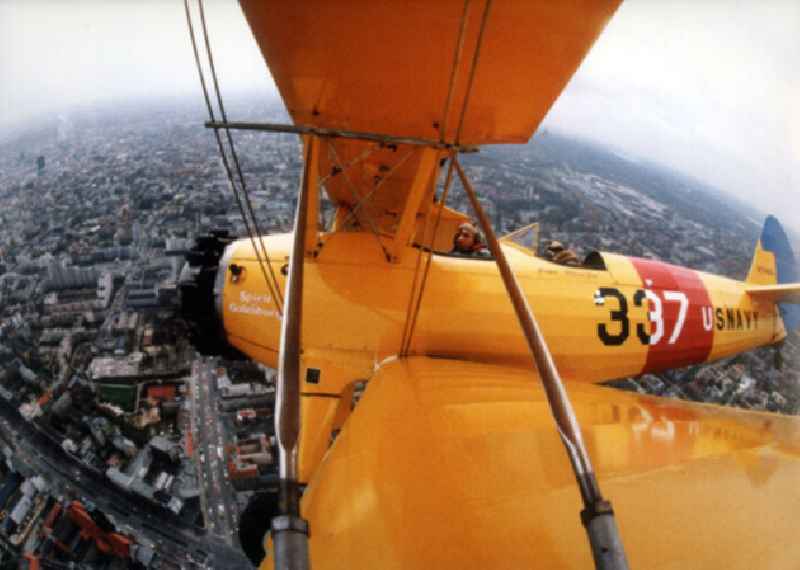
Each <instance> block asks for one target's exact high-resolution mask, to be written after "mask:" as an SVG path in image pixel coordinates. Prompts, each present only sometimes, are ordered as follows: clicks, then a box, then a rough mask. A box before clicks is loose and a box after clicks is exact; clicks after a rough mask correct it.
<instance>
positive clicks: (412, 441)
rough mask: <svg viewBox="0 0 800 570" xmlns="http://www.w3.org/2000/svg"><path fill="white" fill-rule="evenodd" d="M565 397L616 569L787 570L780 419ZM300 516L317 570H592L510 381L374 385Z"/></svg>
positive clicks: (443, 370) (426, 370) (798, 552)
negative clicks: (620, 557)
mask: <svg viewBox="0 0 800 570" xmlns="http://www.w3.org/2000/svg"><path fill="white" fill-rule="evenodd" d="M568 389H569V392H570V396H571V397H572V400H573V403H574V406H575V409H576V412H577V415H578V417H579V420H580V423H581V425H582V427H583V431H584V438H585V440H586V443H587V446H588V449H589V453H590V455H591V456H592V459H593V461H594V464H595V468H596V470H597V472H598V475H599V478H600V484H601V487H602V489H603V491H604V493H605V494H606V495H607V496H609V497H611V498H612V500H613V502H614V507H615V511H616V514H617V520H618V524H619V527H620V531H621V534H622V537H623V540H624V542H625V547H626V550H627V554H628V558H629V561H630V564H631V568H647V569H657V570H662V569H685V568H726V569H729V570H734V569H742V570H745V569H746V570H750V569H752V568H761V569H786V568H795V567H797V564H798V562H797V561H798V560H800V543H798V542H797V541H796V540H795V538H796V532H797V522H796V513H797V512H798V508H800V493H798V492H797V481H798V480H800V462H798V460H797V459H798V453H800V422H798V420H797V418H789V417H780V416H775V415H772V414H763V413H754V412H744V411H738V410H731V409H721V408H718V407H714V406H708V405H699V404H690V403H685V402H679V401H665V400H662V399H656V398H650V397H643V396H638V395H635V394H629V393H619V392H617V391H614V390H611V389H606V388H601V387H597V386H593V385H586V384H571V385H570V386H569V388H568ZM302 507H303V514H304V516H305V517H306V518H307V519H308V520H309V522H310V525H311V541H310V548H311V558H312V560H311V562H312V566H313V567H314V568H316V569H318V570H319V569H324V568H342V567H347V568H370V569H371V568H385V569H392V568H397V569H400V568H403V569H413V568H424V569H429V568H459V569H467V568H476V569H477V568H481V569H484V568H498V569H504V568H508V569H517V568H547V569H556V568H575V569H578V568H580V569H585V568H590V567H592V562H591V555H590V552H589V548H588V545H587V542H586V538H585V534H584V531H583V528H582V527H581V524H580V520H579V516H578V513H579V510H580V499H579V495H578V491H577V488H576V486H575V482H574V477H573V475H572V473H571V471H570V468H569V464H568V461H567V459H566V456H565V454H564V450H563V446H562V444H561V442H560V440H559V438H558V435H557V433H556V431H555V429H554V426H553V421H552V419H551V416H550V413H549V410H548V407H547V404H546V402H545V397H544V394H543V392H542V390H541V387H540V385H539V382H538V380H537V378H536V377H535V376H533V375H532V374H530V373H526V372H523V371H520V370H517V369H513V368H508V367H497V366H489V365H481V364H474V363H468V362H457V361H441V360H431V359H425V358H412V359H408V360H401V361H394V362H390V363H388V364H386V365H385V366H383V367H381V369H380V370H379V371H378V372H377V373H376V375H375V376H374V377H373V378H372V380H371V381H370V384H369V386H368V388H367V391H366V393H365V395H364V397H363V400H362V402H361V403H360V404H359V406H358V407H357V408H356V410H355V412H354V413H353V415H352V416H351V418H350V420H349V421H348V423H347V424H346V425H345V427H344V429H343V431H342V433H341V434H340V435H339V437H338V439H337V440H336V442H335V443H334V445H333V447H332V448H331V450H330V451H329V452H328V454H327V455H326V457H325V459H324V461H323V463H322V466H321V467H320V469H319V471H318V473H317V475H316V476H315V477H314V479H313V480H312V481H311V484H310V485H309V487H308V489H307V490H306V493H305V495H304V498H303V504H302ZM269 563H270V561H269V559H267V560H265V563H264V564H266V565H267V566H264V565H262V568H265V567H270V566H269Z"/></svg>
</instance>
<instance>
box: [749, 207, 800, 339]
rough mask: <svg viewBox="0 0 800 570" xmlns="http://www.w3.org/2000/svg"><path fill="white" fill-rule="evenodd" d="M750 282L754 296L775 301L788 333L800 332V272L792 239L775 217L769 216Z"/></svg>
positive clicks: (750, 275) (751, 267)
mask: <svg viewBox="0 0 800 570" xmlns="http://www.w3.org/2000/svg"><path fill="white" fill-rule="evenodd" d="M746 282H747V283H748V284H750V285H752V287H749V288H748V289H747V292H748V293H749V294H750V295H754V296H758V297H760V298H764V299H769V300H774V301H775V302H777V303H778V306H779V308H780V312H781V318H782V319H783V324H784V326H785V327H786V330H787V331H794V330H798V329H800V304H798V302H799V301H800V270H798V264H797V260H796V259H795V256H794V252H793V251H792V247H791V246H790V245H789V238H787V237H786V232H784V231H783V228H782V227H781V224H780V222H778V220H777V219H776V218H775V216H767V219H766V221H765V222H764V229H763V230H761V237H760V238H759V240H758V243H757V244H756V250H755V253H754V254H753V262H752V264H751V265H750V272H749V273H748V274H747V279H746Z"/></svg>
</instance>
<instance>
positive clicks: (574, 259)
mask: <svg viewBox="0 0 800 570" xmlns="http://www.w3.org/2000/svg"><path fill="white" fill-rule="evenodd" d="M546 258H547V259H548V260H550V261H552V262H553V263H558V264H559V265H569V266H571V267H576V266H578V265H580V262H579V261H578V256H577V255H575V252H574V251H572V250H571V249H567V248H565V247H564V244H562V243H561V242H560V241H557V240H553V241H551V242H550V245H548V246H547V251H546Z"/></svg>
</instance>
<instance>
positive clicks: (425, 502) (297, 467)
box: [182, 0, 800, 570]
mask: <svg viewBox="0 0 800 570" xmlns="http://www.w3.org/2000/svg"><path fill="white" fill-rule="evenodd" d="M240 3H241V7H242V10H243V12H244V15H245V17H246V18H247V21H248V23H249V25H250V28H251V30H252V32H253V34H254V36H255V40H256V41H257V42H258V46H259V47H260V49H261V52H262V53H263V56H264V59H265V61H266V63H267V65H268V67H269V70H270V72H271V73H272V76H273V77H274V79H275V82H276V84H277V86H278V89H279V91H280V93H281V96H282V97H283V101H284V103H285V104H286V107H287V109H288V111H289V114H290V115H291V118H292V120H293V124H290V125H276V124H261V123H237V122H233V121H229V120H228V118H227V116H226V115H225V112H224V107H222V100H221V98H219V109H218V111H217V112H216V113H215V111H214V110H213V109H212V105H211V103H210V100H209V97H208V91H206V94H207V102H208V103H209V112H210V114H211V120H210V121H209V123H208V124H207V126H208V127H210V128H212V129H213V131H214V133H215V134H216V136H217V140H218V142H219V144H220V150H221V151H222V152H223V157H224V158H225V162H226V166H228V167H229V168H228V172H229V175H230V177H231V178H230V180H231V186H232V187H233V188H234V191H235V192H236V195H237V199H239V203H240V206H241V207H242V212H243V216H244V219H245V222H246V225H247V229H248V232H249V234H250V235H249V236H248V237H247V238H244V239H239V240H234V239H232V238H229V237H227V236H225V235H223V234H216V235H213V236H209V237H208V238H207V239H205V240H201V242H200V243H199V247H198V249H197V250H196V251H195V252H194V253H193V258H192V259H191V260H190V261H191V266H192V272H191V274H187V275H186V276H185V279H184V283H183V284H182V289H183V295H184V297H183V298H184V306H185V307H187V311H188V312H189V313H191V314H192V315H193V318H194V319H195V321H196V323H197V333H196V336H197V341H198V344H199V345H201V347H202V348H203V349H204V350H206V351H209V352H221V351H223V350H224V347H226V346H228V345H230V346H232V347H235V348H236V349H237V350H238V351H241V352H242V353H244V354H246V355H247V356H249V357H251V358H253V359H255V360H257V361H258V362H261V363H264V364H266V365H268V366H272V367H278V368H279V372H280V373H279V382H278V397H277V404H276V434H277V438H278V444H279V451H280V477H281V501H280V509H279V511H280V512H278V513H265V514H264V518H265V521H266V520H267V519H268V518H269V517H272V516H275V518H274V519H273V521H272V532H271V535H270V536H268V537H266V539H265V540H266V543H265V551H266V558H265V559H264V562H263V564H262V566H261V567H262V568H271V567H273V564H275V567H279V568H307V567H312V566H313V568H315V569H316V570H319V569H322V568H365V569H373V568H386V569H390V568H392V569H394V568H397V569H400V568H404V569H405V568H418V569H431V568H459V569H465V568H548V569H550V568H587V567H590V566H591V565H592V564H593V561H594V564H595V565H596V567H598V568H627V567H628V564H630V567H632V568H648V569H654V568H663V569H667V568H727V569H735V568H740V569H751V568H791V567H796V566H797V564H798V560H800V544H799V543H798V542H797V541H796V540H795V535H796V530H797V528H798V524H797V523H796V521H795V517H796V516H797V513H798V512H799V511H800V493H799V492H798V491H797V486H798V481H800V457H798V456H799V455H800V431H799V430H800V421H799V420H798V419H796V418H791V417H782V416H778V415H774V414H768V413H756V412H748V411H741V410H734V409H723V408H720V407H717V406H712V405H702V404H693V403H687V402H680V401H675V400H665V399H659V398H655V397H646V396H641V395H636V394H631V393H623V392H618V391H614V390H610V389H608V388H603V387H600V386H597V385H596V383H597V382H600V381H603V380H608V379H613V378H620V377H624V376H631V375H637V374H641V373H643V372H651V371H652V372H656V371H662V370H666V369H668V368H672V367H678V366H685V365H688V364H691V363H699V362H705V361H710V360H715V359H719V358H722V357H725V356H728V355H732V354H736V353H738V352H741V351H743V350H748V349H750V348H753V347H757V346H762V345H768V344H772V343H776V342H778V341H780V340H781V339H782V338H783V337H785V335H786V334H787V330H791V329H796V328H798V327H799V326H800V307H798V306H797V305H796V303H798V301H800V283H798V281H800V278H798V272H797V267H796V265H795V261H794V256H793V254H792V252H791V250H790V249H789V246H788V241H787V239H786V236H785V234H784V233H783V231H782V230H781V228H780V225H779V224H778V223H777V221H776V220H775V219H774V218H772V217H770V218H768V220H767V222H766V224H765V226H764V230H763V233H762V236H761V239H760V241H759V243H758V244H757V246H756V251H755V254H754V257H753V263H752V267H751V269H750V273H749V275H748V277H747V279H746V281H743V282H739V281H734V280H731V279H727V278H724V277H720V276H715V275H710V274H706V273H702V272H698V271H693V270H690V269H686V268H682V267H676V266H673V265H669V264H666V263H661V262H656V261H652V260H645V259H638V258H632V257H627V256H624V255H618V254H612V253H607V252H594V253H592V254H591V255H590V256H588V257H587V258H586V259H585V260H583V262H582V263H580V264H578V265H574V266H562V265H557V264H555V263H553V262H551V261H548V260H546V259H543V258H541V257H538V256H537V255H535V253H534V252H533V251H531V250H530V249H528V248H525V247H521V246H519V245H518V244H516V243H514V242H513V241H512V240H499V239H497V237H496V236H495V234H494V232H493V230H492V227H491V224H490V223H489V222H488V218H487V217H486V215H485V213H484V212H483V208H482V206H481V203H480V200H479V199H478V197H477V194H476V191H475V189H474V188H473V187H472V184H471V183H470V181H469V179H468V177H467V175H466V174H465V172H464V170H463V168H462V166H461V164H460V162H459V154H460V153H462V152H466V151H472V150H474V149H475V147H477V146H480V145H485V144H499V143H526V142H527V141H528V140H529V138H530V137H531V136H532V134H533V132H534V131H535V129H536V128H537V126H538V125H539V123H540V122H541V121H542V119H543V117H544V115H545V114H546V113H547V111H548V109H549V108H550V106H551V105H552V103H553V102H554V100H555V99H556V98H557V97H558V95H559V94H560V93H561V91H562V90H563V88H564V86H565V85H566V83H567V82H568V81H569V79H570V77H571V76H572V75H573V73H574V72H575V70H576V68H577V67H578V65H579V64H580V62H581V61H582V59H583V57H584V56H585V54H586V53H587V52H588V50H589V49H590V47H591V45H592V44H593V42H594V41H595V40H596V38H597V37H598V36H599V34H600V33H601V31H602V30H603V28H604V26H605V25H606V23H607V22H608V20H609V19H610V18H611V17H612V15H613V13H614V11H615V9H616V7H617V1H616V0H576V1H572V2H552V1H530V2H521V1H514V0H437V1H435V2H421V1H411V0H406V1H402V0H374V1H371V2H330V1H327V0H306V1H304V2H281V1H277V0H274V1H263V0H241V1H240ZM200 6H201V10H202V4H200ZM189 16H190V13H189V6H188V2H187V17H189ZM201 16H202V11H201ZM202 23H203V29H204V32H205V31H206V29H205V21H204V17H203V22H202ZM189 25H190V29H191V30H192V38H193V42H194V38H195V33H194V28H193V27H192V19H191V17H189ZM205 37H206V39H207V38H208V36H207V33H206V36H205ZM206 47H207V48H208V43H206ZM195 55H196V56H197V57H198V68H199V69H200V70H201V79H202V80H203V86H204V90H205V88H206V86H207V85H208V83H207V82H206V81H205V79H204V76H203V72H202V68H201V66H200V61H199V55H198V49H197V47H196V44H195ZM208 55H209V58H210V56H211V52H210V49H209V50H208ZM211 64H212V67H211V70H212V73H215V72H214V69H213V60H211ZM214 86H215V90H216V92H217V95H219V90H218V86H217V82H216V76H214ZM217 115H219V116H217ZM232 129H251V130H256V131H265V132H289V133H297V134H298V135H300V136H301V137H302V141H303V154H304V170H303V177H302V183H301V187H300V190H299V194H298V202H297V213H296V220H295V231H294V232H293V233H292V234H285V235H271V236H263V235H261V233H260V232H259V231H258V221H257V220H256V219H255V216H253V215H252V210H251V209H249V207H248V202H247V195H246V188H245V187H244V180H243V178H239V179H238V180H237V178H236V176H235V174H234V173H235V171H236V168H238V164H237V159H236V155H235V153H234V148H233V145H232V143H231V145H230V146H229V147H225V144H224V143H225V140H226V136H227V140H228V141H231V139H230V130H232ZM456 179H458V180H459V181H460V183H461V185H462V187H463V188H464V190H465V192H466V193H467V195H468V196H469V198H470V202H471V204H472V207H473V210H474V214H475V216H476V217H477V219H478V221H479V222H480V225H481V228H482V230H483V232H484V233H485V235H486V238H487V242H488V244H487V245H488V251H489V254H490V255H482V256H471V255H470V256H459V255H452V254H450V252H451V250H452V249H453V236H454V234H455V232H456V231H457V229H458V228H459V226H461V225H462V224H464V223H465V222H466V221H468V219H469V218H468V216H467V215H466V214H463V213H460V212H456V211H454V210H452V209H449V208H447V206H446V200H447V195H448V192H449V190H450V188H451V186H452V185H453V184H454V181H455V180H456ZM440 182H441V184H440ZM322 191H324V192H325V193H326V195H327V198H328V199H329V200H330V201H331V202H332V203H333V205H334V206H335V208H336V213H335V216H334V219H333V221H332V223H331V225H330V226H329V227H327V228H322V227H320V224H319V223H318V220H319V219H320V210H321V206H320V193H321V192H322ZM212 306H214V307H215V310H214V309H212ZM533 364H535V366H532V365H533ZM364 383H366V390H365V391H364V393H363V396H362V397H361V399H360V401H359V403H358V405H357V406H354V404H353V402H354V391H355V390H356V387H357V386H361V385H363V384H364ZM554 420H555V422H554ZM565 450H566V453H565ZM576 481H577V485H576V484H575V483H576ZM601 487H602V494H601V492H600V489H601ZM301 491H302V493H301ZM611 501H613V509H612V507H611ZM578 512H580V513H581V516H580V517H579V516H578ZM581 523H583V525H582V524H581ZM587 534H588V537H589V542H588V547H587V542H586V535H587ZM623 545H624V548H623Z"/></svg>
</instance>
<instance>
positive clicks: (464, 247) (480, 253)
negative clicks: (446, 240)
mask: <svg viewBox="0 0 800 570" xmlns="http://www.w3.org/2000/svg"><path fill="white" fill-rule="evenodd" d="M450 253H454V254H456V255H461V256H465V257H491V253H490V252H489V249H488V248H487V247H486V245H485V244H484V243H483V239H482V238H481V234H480V232H478V228H476V227H475V226H473V225H472V224H470V223H469V222H464V223H463V224H461V225H460V226H458V230H457V231H456V235H454V236H453V250H452V251H451V252H450Z"/></svg>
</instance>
